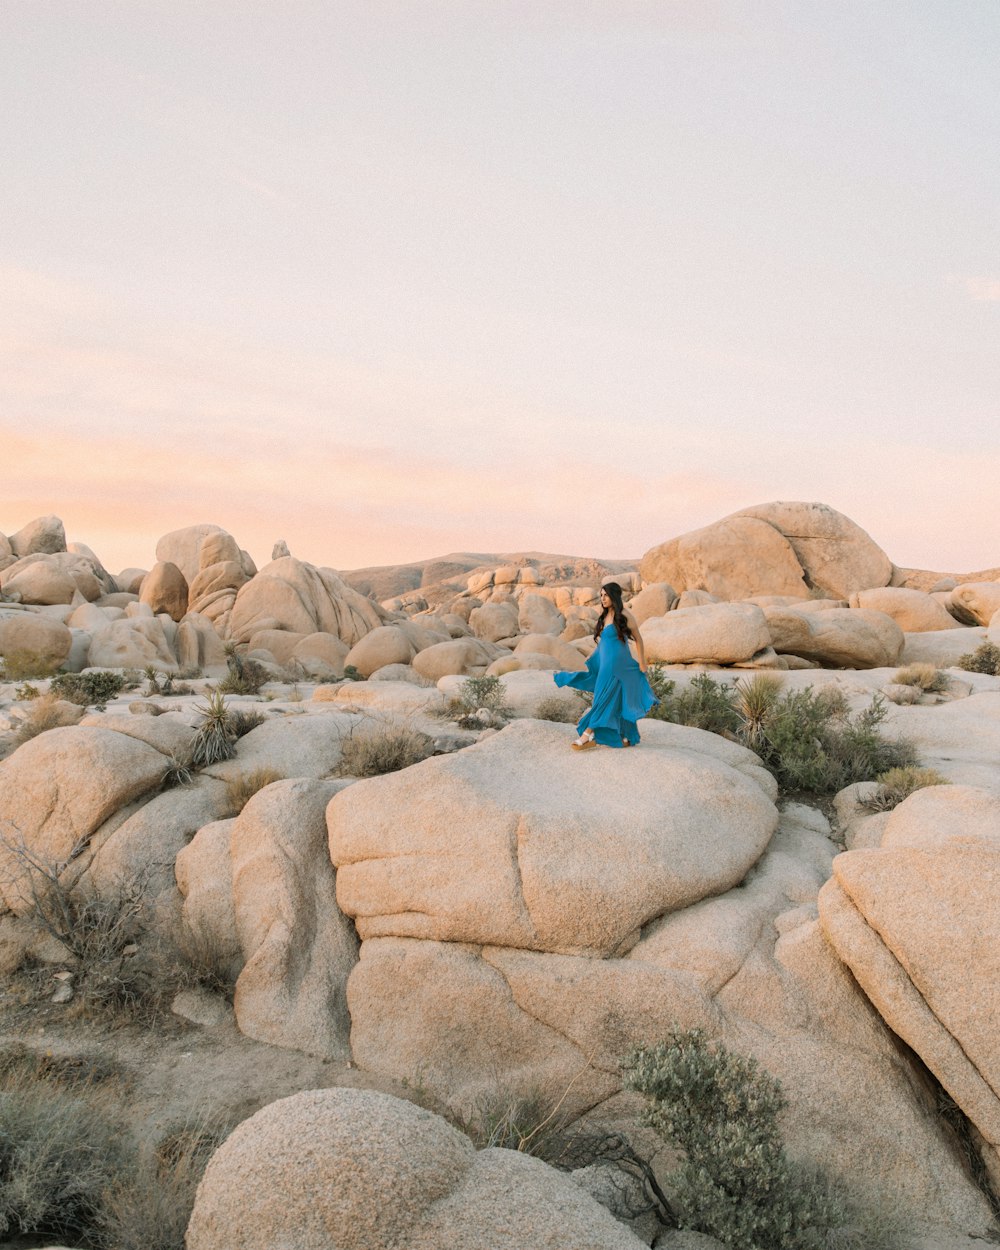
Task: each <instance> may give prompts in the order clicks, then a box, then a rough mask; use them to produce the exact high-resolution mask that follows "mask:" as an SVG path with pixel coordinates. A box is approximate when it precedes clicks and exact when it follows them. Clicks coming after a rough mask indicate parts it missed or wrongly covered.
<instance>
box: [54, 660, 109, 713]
mask: <svg viewBox="0 0 1000 1250" xmlns="http://www.w3.org/2000/svg"><path fill="white" fill-rule="evenodd" d="M127 688H128V678H127V677H126V676H125V675H124V674H123V673H116V672H114V671H113V670H111V669H106V668H99V669H92V670H91V671H90V672H87V673H59V674H58V676H56V677H53V678H52V684H51V685H50V686H49V692H50V693H51V694H54V695H56V697H57V698H60V699H65V700H66V702H67V703H78V704H79V705H80V706H81V707H104V705H105V704H106V703H109V702H110V701H111V700H112V699H116V698H117V697H118V695H120V694H121V692H122V691H123V690H125V689H127Z"/></svg>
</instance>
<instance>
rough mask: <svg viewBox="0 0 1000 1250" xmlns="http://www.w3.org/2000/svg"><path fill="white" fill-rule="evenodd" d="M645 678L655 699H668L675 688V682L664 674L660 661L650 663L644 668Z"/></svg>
mask: <svg viewBox="0 0 1000 1250" xmlns="http://www.w3.org/2000/svg"><path fill="white" fill-rule="evenodd" d="M646 680H647V681H648V682H649V684H650V687H651V688H652V691H653V694H655V695H656V697H657V699H659V700H663V699H669V698H670V696H671V695H672V694H673V693H674V691H675V690H676V689H677V683H676V682H675V681H674V680H673V679H672V678H670V677H668V676H667V675H666V672H665V671H664V668H663V665H662V664H660V663H653V664H650V665H649V667H648V668H647V669H646Z"/></svg>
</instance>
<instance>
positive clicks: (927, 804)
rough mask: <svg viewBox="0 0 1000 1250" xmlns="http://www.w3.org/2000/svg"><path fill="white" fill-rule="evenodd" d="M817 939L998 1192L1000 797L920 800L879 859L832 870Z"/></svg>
mask: <svg viewBox="0 0 1000 1250" xmlns="http://www.w3.org/2000/svg"><path fill="white" fill-rule="evenodd" d="M833 867H834V877H833V879H832V880H831V881H829V882H828V883H827V884H826V885H825V886H824V888H823V890H822V892H821V894H820V916H821V918H822V922H823V927H824V931H825V932H826V935H827V937H828V938H829V940H830V941H831V943H832V944H833V946H834V948H835V949H836V951H837V953H838V954H839V955H840V957H841V958H842V959H843V960H844V962H845V963H846V964H847V966H848V967H849V968H850V969H851V971H852V973H853V974H854V976H855V977H856V978H857V980H858V983H859V984H860V985H861V987H862V988H863V989H864V991H865V993H866V994H867V995H868V997H869V998H870V999H871V1001H872V1002H873V1003H874V1005H875V1006H876V1008H877V1009H878V1011H879V1012H880V1013H881V1015H882V1016H883V1018H884V1019H885V1021H886V1023H887V1024H888V1025H889V1027H890V1028H891V1029H892V1030H893V1031H894V1032H895V1033H897V1034H898V1035H899V1036H900V1037H902V1038H903V1040H904V1041H906V1042H907V1043H908V1044H909V1045H910V1046H912V1047H913V1049H914V1050H915V1051H916V1052H917V1054H918V1055H919V1056H920V1057H921V1059H922V1060H923V1061H924V1063H925V1064H926V1065H927V1066H928V1068H930V1070H931V1071H932V1072H933V1073H934V1075H935V1076H936V1077H937V1078H938V1080H939V1081H940V1082H941V1084H942V1085H943V1086H944V1088H945V1089H946V1090H947V1091H948V1093H949V1094H950V1095H951V1096H952V1098H954V1100H955V1101H956V1102H957V1103H958V1105H959V1106H960V1107H961V1109H962V1110H963V1111H964V1112H965V1114H966V1115H967V1116H968V1117H969V1119H970V1120H971V1121H972V1123H973V1124H974V1125H975V1127H976V1129H977V1130H978V1131H979V1133H980V1134H981V1137H982V1139H983V1150H982V1153H983V1156H984V1160H985V1162H986V1164H987V1168H988V1170H989V1172H990V1175H991V1179H992V1181H993V1183H994V1185H996V1184H997V1183H998V1182H1000V1054H998V1050H997V1037H998V1036H1000V997H998V995H997V992H996V989H997V986H998V985H1000V797H998V796H997V795H995V794H989V793H987V792H985V791H980V790H976V789H973V788H971V787H964V786H963V787H960V786H936V787H931V788H929V789H925V790H919V791H917V793H916V794H914V795H912V796H911V797H910V798H909V799H907V800H906V801H905V802H904V803H902V804H900V806H899V807H897V808H896V809H895V811H894V812H893V813H892V816H891V818H890V820H889V821H888V823H887V825H886V829H885V833H884V834H883V838H882V845H881V847H880V848H879V849H875V850H857V851H848V852H846V853H845V854H843V855H840V856H838V857H837V859H836V860H835V861H834V865H833Z"/></svg>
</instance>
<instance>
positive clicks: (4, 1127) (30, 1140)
mask: <svg viewBox="0 0 1000 1250" xmlns="http://www.w3.org/2000/svg"><path fill="white" fill-rule="evenodd" d="M127 1166H128V1147H127V1143H126V1140H125V1133H124V1126H123V1124H122V1123H121V1122H120V1120H119V1119H118V1118H117V1117H116V1116H115V1115H113V1114H112V1113H111V1112H110V1111H109V1110H108V1109H107V1107H106V1105H105V1103H104V1100H102V1099H100V1098H99V1097H98V1096H97V1095H96V1094H95V1092H94V1091H91V1090H88V1089H86V1088H81V1089H78V1090H67V1089H65V1088H62V1087H61V1086H59V1085H54V1084H52V1083H49V1082H46V1081H40V1080H32V1079H24V1078H21V1079H16V1078H15V1079H10V1078H8V1079H7V1080H5V1081H4V1082H3V1087H2V1092H0V1233H5V1234H7V1233H13V1234H32V1235H34V1236H44V1237H46V1238H50V1239H53V1240H59V1241H73V1242H74V1243H75V1242H76V1241H78V1240H80V1241H83V1240H89V1239H90V1238H91V1237H92V1236H93V1234H94V1232H95V1231H96V1229H97V1225H98V1221H99V1218H100V1210H101V1202H102V1195H103V1193H104V1192H105V1190H106V1189H107V1188H108V1186H109V1185H111V1184H113V1183H114V1182H115V1179H116V1178H117V1177H119V1176H120V1175H121V1173H122V1172H123V1170H124V1169H125V1168H126V1167H127Z"/></svg>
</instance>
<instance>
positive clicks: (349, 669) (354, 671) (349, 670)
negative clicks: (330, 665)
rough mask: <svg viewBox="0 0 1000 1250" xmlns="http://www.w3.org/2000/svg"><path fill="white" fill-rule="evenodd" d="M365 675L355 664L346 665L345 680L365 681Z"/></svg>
mask: <svg viewBox="0 0 1000 1250" xmlns="http://www.w3.org/2000/svg"><path fill="white" fill-rule="evenodd" d="M364 680H365V675H364V673H362V672H361V670H360V669H359V668H357V667H356V666H355V665H354V664H345V665H344V681H364Z"/></svg>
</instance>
